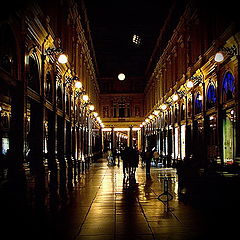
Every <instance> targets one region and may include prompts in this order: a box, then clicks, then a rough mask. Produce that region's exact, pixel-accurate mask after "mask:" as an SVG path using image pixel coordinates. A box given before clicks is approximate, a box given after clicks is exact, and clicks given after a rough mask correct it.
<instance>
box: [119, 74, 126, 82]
mask: <svg viewBox="0 0 240 240" xmlns="http://www.w3.org/2000/svg"><path fill="white" fill-rule="evenodd" d="M118 79H119V80H120V81H123V80H124V79H125V74H124V73H119V74H118Z"/></svg>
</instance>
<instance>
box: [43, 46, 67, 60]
mask: <svg viewBox="0 0 240 240" xmlns="http://www.w3.org/2000/svg"><path fill="white" fill-rule="evenodd" d="M45 54H46V55H47V56H52V55H59V56H58V62H59V63H63V64H64V63H67V62H68V58H67V56H66V54H64V52H63V50H62V48H48V49H46V51H45Z"/></svg>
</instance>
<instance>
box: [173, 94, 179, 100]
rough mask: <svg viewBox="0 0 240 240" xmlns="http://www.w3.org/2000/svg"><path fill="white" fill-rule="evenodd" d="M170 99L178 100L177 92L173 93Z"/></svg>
mask: <svg viewBox="0 0 240 240" xmlns="http://www.w3.org/2000/svg"><path fill="white" fill-rule="evenodd" d="M172 99H173V101H177V100H178V94H176V93H175V94H173V96H172Z"/></svg>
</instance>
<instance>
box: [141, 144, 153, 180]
mask: <svg viewBox="0 0 240 240" xmlns="http://www.w3.org/2000/svg"><path fill="white" fill-rule="evenodd" d="M143 158H144V162H145V163H146V178H147V179H150V178H151V174H150V168H151V160H152V158H153V153H152V150H151V148H150V147H148V148H147V151H146V152H145V153H144V154H143Z"/></svg>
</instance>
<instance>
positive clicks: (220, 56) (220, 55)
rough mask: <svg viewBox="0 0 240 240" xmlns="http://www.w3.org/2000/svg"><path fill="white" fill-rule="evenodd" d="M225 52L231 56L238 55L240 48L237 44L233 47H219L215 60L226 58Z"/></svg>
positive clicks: (219, 60)
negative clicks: (239, 48)
mask: <svg viewBox="0 0 240 240" xmlns="http://www.w3.org/2000/svg"><path fill="white" fill-rule="evenodd" d="M224 54H227V55H230V56H236V55H238V49H237V47H236V46H235V45H233V46H231V47H221V48H219V50H218V52H217V53H216V54H215V57H214V60H215V61H216V62H222V61H223V60H224Z"/></svg>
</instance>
